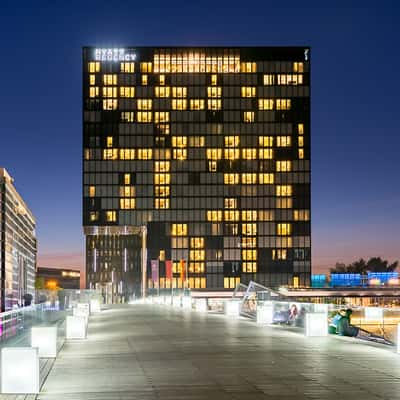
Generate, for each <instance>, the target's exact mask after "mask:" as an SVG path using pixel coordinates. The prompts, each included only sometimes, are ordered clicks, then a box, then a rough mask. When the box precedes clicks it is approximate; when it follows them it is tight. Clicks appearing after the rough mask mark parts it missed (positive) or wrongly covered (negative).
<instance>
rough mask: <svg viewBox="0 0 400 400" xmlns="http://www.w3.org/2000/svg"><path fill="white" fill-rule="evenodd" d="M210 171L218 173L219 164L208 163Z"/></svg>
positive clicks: (214, 162)
mask: <svg viewBox="0 0 400 400" xmlns="http://www.w3.org/2000/svg"><path fill="white" fill-rule="evenodd" d="M208 171H209V172H217V162H216V161H209V162H208Z"/></svg>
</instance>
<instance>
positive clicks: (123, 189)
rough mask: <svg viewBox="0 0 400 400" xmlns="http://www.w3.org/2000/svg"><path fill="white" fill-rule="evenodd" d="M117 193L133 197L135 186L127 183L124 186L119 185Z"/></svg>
mask: <svg viewBox="0 0 400 400" xmlns="http://www.w3.org/2000/svg"><path fill="white" fill-rule="evenodd" d="M119 195H120V197H135V186H129V183H128V184H126V186H120V187H119Z"/></svg>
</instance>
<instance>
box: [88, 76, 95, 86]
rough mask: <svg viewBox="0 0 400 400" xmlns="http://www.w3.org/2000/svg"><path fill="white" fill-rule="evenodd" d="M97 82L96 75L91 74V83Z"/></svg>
mask: <svg viewBox="0 0 400 400" xmlns="http://www.w3.org/2000/svg"><path fill="white" fill-rule="evenodd" d="M95 84H96V75H89V85H95Z"/></svg>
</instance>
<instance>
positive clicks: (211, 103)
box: [207, 99, 222, 110]
mask: <svg viewBox="0 0 400 400" xmlns="http://www.w3.org/2000/svg"><path fill="white" fill-rule="evenodd" d="M221 104H222V102H221V99H208V101H207V108H208V109H209V110H220V109H221Z"/></svg>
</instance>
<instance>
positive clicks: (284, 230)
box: [276, 223, 292, 236]
mask: <svg viewBox="0 0 400 400" xmlns="http://www.w3.org/2000/svg"><path fill="white" fill-rule="evenodd" d="M276 233H277V234H278V235H280V236H287V235H291V233H292V225H291V224H287V223H286V224H277V230H276Z"/></svg>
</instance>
